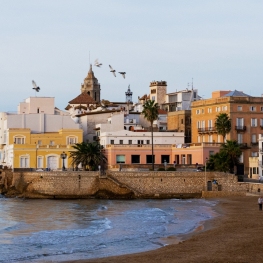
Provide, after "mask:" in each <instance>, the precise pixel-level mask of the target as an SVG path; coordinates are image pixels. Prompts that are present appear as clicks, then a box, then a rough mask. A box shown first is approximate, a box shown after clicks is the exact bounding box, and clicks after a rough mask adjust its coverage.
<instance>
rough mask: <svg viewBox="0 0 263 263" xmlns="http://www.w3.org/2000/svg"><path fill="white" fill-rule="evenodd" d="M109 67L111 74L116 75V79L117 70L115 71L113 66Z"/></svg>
mask: <svg viewBox="0 0 263 263" xmlns="http://www.w3.org/2000/svg"><path fill="white" fill-rule="evenodd" d="M109 67H110V72H112V74H113V75H114V77H116V74H115V72H116V70H115V69H113V68H112V66H111V65H109Z"/></svg>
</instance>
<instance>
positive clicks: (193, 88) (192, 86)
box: [192, 78, 194, 90]
mask: <svg viewBox="0 0 263 263" xmlns="http://www.w3.org/2000/svg"><path fill="white" fill-rule="evenodd" d="M193 89H194V79H193V78H192V90H193Z"/></svg>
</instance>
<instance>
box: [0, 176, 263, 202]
mask: <svg viewBox="0 0 263 263" xmlns="http://www.w3.org/2000/svg"><path fill="white" fill-rule="evenodd" d="M0 184H1V185H2V186H4V187H2V193H3V194H5V195H6V196H19V197H27V198H170V197H179V198H188V197H201V196H202V193H203V191H204V190H205V185H206V190H210V191H212V192H218V196H226V195H242V194H246V193H248V192H250V193H260V192H262V191H263V185H262V184H252V183H241V182H238V181H237V177H236V176H235V175H232V174H225V173H219V172H206V173H205V172H194V171H193V172H192V171H188V172H187V171H182V172H179V171H176V172H174V171H171V172H168V171H167V172H164V171H154V172H152V171H141V172H122V171H107V174H106V175H105V176H100V174H99V172H76V171H75V172H67V171H65V172H61V171H58V172H14V173H2V178H1V180H0ZM205 192H206V191H205ZM208 192H209V191H208ZM219 192H220V194H219ZM203 195H204V193H203ZM207 196H209V194H207Z"/></svg>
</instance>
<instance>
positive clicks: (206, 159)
mask: <svg viewBox="0 0 263 263" xmlns="http://www.w3.org/2000/svg"><path fill="white" fill-rule="evenodd" d="M207 161H208V158H207V157H206V158H205V191H206V190H207V189H206V162H207Z"/></svg>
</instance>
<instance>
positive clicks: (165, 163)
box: [163, 160, 167, 171]
mask: <svg viewBox="0 0 263 263" xmlns="http://www.w3.org/2000/svg"><path fill="white" fill-rule="evenodd" d="M163 164H164V170H165V171H166V165H167V162H166V160H164V162H163Z"/></svg>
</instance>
